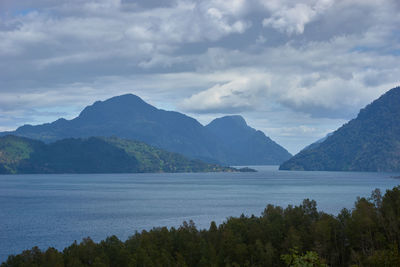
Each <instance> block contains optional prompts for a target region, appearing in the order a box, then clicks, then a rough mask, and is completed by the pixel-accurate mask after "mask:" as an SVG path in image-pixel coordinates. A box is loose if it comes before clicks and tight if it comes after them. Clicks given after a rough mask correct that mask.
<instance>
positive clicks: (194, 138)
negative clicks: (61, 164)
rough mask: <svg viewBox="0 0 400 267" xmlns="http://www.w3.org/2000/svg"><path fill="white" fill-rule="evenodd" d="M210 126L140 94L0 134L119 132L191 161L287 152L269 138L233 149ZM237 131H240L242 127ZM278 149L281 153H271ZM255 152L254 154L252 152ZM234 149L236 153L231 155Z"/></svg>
mask: <svg viewBox="0 0 400 267" xmlns="http://www.w3.org/2000/svg"><path fill="white" fill-rule="evenodd" d="M210 129H213V127H204V126H203V125H201V124H200V123H199V122H198V121H197V120H195V119H193V118H191V117H188V116H186V115H184V114H182V113H179V112H173V111H165V110H162V109H157V108H155V107H153V106H151V105H149V104H147V103H146V102H144V101H143V100H142V99H141V98H139V97H138V96H135V95H132V94H127V95H122V96H117V97H113V98H110V99H108V100H106V101H98V102H96V103H94V104H93V105H91V106H88V107H86V108H85V109H84V110H83V111H82V112H81V114H80V115H79V116H78V117H76V118H75V119H72V120H65V119H59V120H57V121H55V122H53V123H46V124H43V125H37V126H32V125H24V126H22V127H20V128H18V129H17V130H16V131H14V132H4V133H1V134H0V135H6V134H12V135H17V136H23V137H27V138H31V139H36V140H41V141H44V142H46V143H50V142H54V141H56V140H61V139H65V138H82V137H83V138H87V137H91V136H104V137H109V136H117V137H120V138H125V139H130V140H138V141H141V142H145V143H147V144H150V145H152V146H156V147H159V148H162V149H165V150H167V151H172V152H177V153H180V154H183V155H185V156H187V157H190V158H193V159H200V160H204V161H207V162H212V163H222V164H226V165H231V164H239V165H240V164H254V165H256V164H277V163H281V162H283V161H284V160H286V159H288V158H289V156H287V157H286V158H285V157H282V154H285V152H282V151H285V150H284V149H283V148H282V149H281V150H279V149H277V145H276V144H275V143H274V142H270V144H271V146H268V142H265V145H263V146H262V150H261V149H259V148H257V150H255V148H254V147H253V146H251V145H250V146H249V147H246V146H245V145H239V147H241V149H242V151H239V149H233V150H232V147H231V144H232V143H229V144H227V143H226V142H223V141H225V140H222V141H221V139H220V138H219V137H218V136H217V135H216V134H215V133H214V132H211V131H210ZM238 129H239V130H240V127H239V128H238ZM230 130H232V131H236V130H237V129H236V128H235V127H232V128H231V129H228V130H227V131H230ZM217 132H218V131H217ZM235 136H236V135H235ZM243 138H244V139H248V138H249V136H248V135H246V136H243ZM254 138H257V139H263V138H264V139H265V138H266V137H265V136H264V134H262V133H261V132H259V133H258V134H254ZM236 140H238V138H236ZM268 140H270V139H269V138H268ZM254 142H255V143H257V142H259V141H254ZM248 144H251V142H248ZM278 150H279V153H278V154H277V155H275V153H277V152H276V151H278ZM253 151H255V153H256V154H255V155H253V154H252V153H253ZM237 152H240V153H237ZM232 153H236V154H235V155H232ZM248 158H251V159H252V160H249V159H248ZM253 159H254V160H253ZM260 159H262V160H260Z"/></svg>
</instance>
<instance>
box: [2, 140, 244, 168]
mask: <svg viewBox="0 0 400 267" xmlns="http://www.w3.org/2000/svg"><path fill="white" fill-rule="evenodd" d="M210 171H237V170H236V169H233V168H228V167H221V166H218V165H214V164H208V163H204V162H201V161H199V160H190V159H187V158H185V157H184V156H182V155H180V154H177V153H170V152H166V151H164V150H160V149H158V148H155V147H151V146H149V145H146V144H145V143H142V142H135V141H130V140H124V139H120V138H116V137H111V138H98V137H90V138H85V139H75V138H69V139H63V140H60V141H56V142H54V143H50V144H45V143H43V142H41V141H37V140H32V139H28V138H25V137H17V136H12V135H7V136H3V137H0V174H22V173H136V172H210ZM243 171H245V170H243Z"/></svg>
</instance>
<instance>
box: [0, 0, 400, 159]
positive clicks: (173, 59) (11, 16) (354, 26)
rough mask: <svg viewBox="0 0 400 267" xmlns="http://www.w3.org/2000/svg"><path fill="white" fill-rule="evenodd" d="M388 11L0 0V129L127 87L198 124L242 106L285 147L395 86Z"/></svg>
mask: <svg viewBox="0 0 400 267" xmlns="http://www.w3.org/2000/svg"><path fill="white" fill-rule="evenodd" d="M399 14H400V5H399V2H398V1H396V0H382V1H376V0H337V1H333V0H299V1H291V0H279V1H278V0H268V1H264V0H234V1H223V0H203V1H199V0H176V1H157V0H135V1H134V0H96V1H95V0H60V1H52V0H37V1H28V0H19V1H11V0H3V1H0V39H1V40H2V41H1V42H0V110H1V114H2V116H1V118H0V128H2V129H5V128H10V129H11V128H15V127H17V126H19V125H20V124H23V123H25V122H30V123H40V122H46V121H51V120H53V119H57V118H58V117H59V116H61V115H60V114H57V112H55V110H57V109H59V110H61V111H62V113H63V114H65V116H66V117H68V118H71V117H74V116H76V115H77V114H78V113H79V110H80V109H82V108H83V107H84V106H85V105H87V104H90V103H91V102H94V101H95V100H99V99H100V100H103V99H106V98H108V97H111V96H114V95H117V94H123V93H128V92H130V93H135V94H138V95H139V96H141V97H143V98H144V99H145V100H146V101H149V102H150V103H152V104H154V105H157V106H159V107H162V108H165V109H174V110H178V111H183V112H189V113H190V115H192V116H194V117H196V118H199V119H200V120H201V121H204V122H205V121H207V120H208V119H211V118H213V117H215V116H220V115H223V114H231V113H242V114H244V115H245V117H246V119H247V120H248V121H250V122H251V125H254V127H256V128H259V129H264V130H265V131H267V133H268V132H270V133H271V135H272V137H273V138H274V139H275V140H278V141H279V142H282V143H283V144H284V145H285V144H288V146H289V149H290V150H291V152H295V150H296V149H300V148H301V147H299V146H302V145H303V146H305V145H307V143H311V142H312V141H315V140H316V139H318V138H320V137H323V135H324V134H326V133H327V131H330V130H333V129H335V128H336V127H338V126H340V125H341V124H342V123H343V122H344V121H346V120H347V119H350V118H352V117H354V116H355V115H356V113H357V111H358V110H359V109H360V108H362V107H363V106H364V105H366V104H368V103H369V102H370V101H372V100H373V99H375V98H377V97H379V95H380V94H382V93H383V92H385V91H386V90H388V89H390V88H392V87H394V86H396V85H399V82H400V81H399V77H400V68H399V67H398V62H399V57H400V53H399V51H400V46H399V43H400V35H399V31H398V25H400V16H399ZM63 116H64V115H63ZM300 126H301V127H303V126H304V128H301V127H300ZM299 127H300V128H299ZM302 129H303V130H304V129H315V131H308V130H304V131H303V130H302ZM297 143H298V144H297Z"/></svg>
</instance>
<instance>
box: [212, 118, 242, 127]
mask: <svg viewBox="0 0 400 267" xmlns="http://www.w3.org/2000/svg"><path fill="white" fill-rule="evenodd" d="M215 125H219V126H230V127H232V126H234V127H247V123H246V121H245V119H244V118H243V117H242V116H240V115H230V116H224V117H221V118H217V119H215V120H213V121H212V122H210V123H209V124H208V125H207V126H210V127H212V126H215Z"/></svg>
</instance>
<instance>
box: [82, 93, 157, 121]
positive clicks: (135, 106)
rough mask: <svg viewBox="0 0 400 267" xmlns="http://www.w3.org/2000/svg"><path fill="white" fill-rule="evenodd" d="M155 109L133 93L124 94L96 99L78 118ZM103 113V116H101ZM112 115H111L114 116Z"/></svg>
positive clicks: (129, 113)
mask: <svg viewBox="0 0 400 267" xmlns="http://www.w3.org/2000/svg"><path fill="white" fill-rule="evenodd" d="M154 110H157V109H156V108H155V107H153V106H152V105H150V104H148V103H146V102H145V101H144V100H143V99H141V98H140V97H138V96H136V95H134V94H124V95H120V96H115V97H112V98H109V99H107V100H105V101H96V102H95V103H94V104H93V105H91V106H87V107H86V108H85V109H84V110H83V111H82V112H81V114H80V115H79V117H80V118H90V117H99V115H100V116H101V117H104V115H106V116H107V117H108V116H110V115H114V116H122V117H125V116H127V115H132V114H134V113H144V112H151V111H154ZM102 115H103V116H102ZM114 116H113V117H114Z"/></svg>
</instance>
